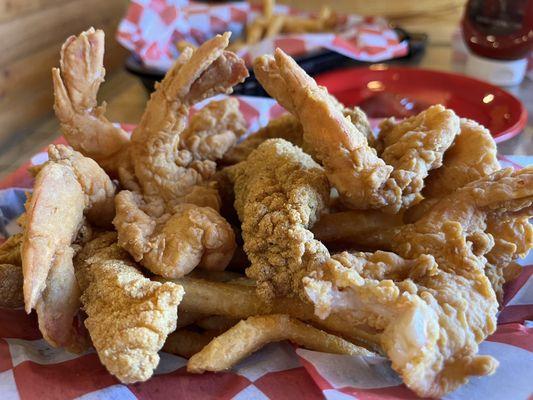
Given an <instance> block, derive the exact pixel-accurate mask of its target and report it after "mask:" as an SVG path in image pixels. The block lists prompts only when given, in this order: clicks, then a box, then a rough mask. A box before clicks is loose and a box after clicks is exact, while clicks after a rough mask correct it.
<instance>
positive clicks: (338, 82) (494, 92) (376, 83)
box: [316, 64, 527, 142]
mask: <svg viewBox="0 0 533 400" xmlns="http://www.w3.org/2000/svg"><path fill="white" fill-rule="evenodd" d="M316 81H317V82H318V84H320V85H323V86H326V87H327V88H328V90H329V92H330V93H331V94H333V95H334V96H335V97H337V98H338V99H339V100H340V101H341V102H343V103H344V104H346V105H362V106H363V108H365V107H366V108H367V110H368V111H370V112H371V113H373V115H370V116H371V117H384V116H386V115H387V116H388V115H394V114H397V115H396V116H400V117H401V116H405V115H401V114H402V112H404V113H405V112H406V110H407V113H408V112H409V111H412V113H416V109H417V108H425V107H426V106H427V105H430V104H437V103H440V104H443V105H444V106H446V107H448V108H451V109H452V110H454V111H455V112H456V113H457V115H459V116H461V117H466V118H470V119H473V120H475V121H477V122H479V123H480V124H483V125H484V126H486V127H487V128H488V129H489V130H490V131H491V133H492V136H493V137H494V139H495V140H496V142H502V141H504V140H507V139H510V138H512V137H513V136H516V135H518V134H519V133H520V132H522V130H523V129H524V127H525V125H526V123H527V110H526V108H525V107H524V105H523V104H522V102H521V101H520V100H518V99H517V98H516V97H515V96H513V95H511V94H510V93H508V92H506V91H505V90H503V89H501V88H499V87H497V86H494V85H491V84H489V83H487V82H483V81H480V80H477V79H473V78H470V77H467V76H464V75H458V74H453V73H448V72H440V71H432V70H424V69H419V68H401V67H389V66H387V65H383V64H376V65H372V66H370V67H369V68H350V69H344V70H336V71H332V72H328V73H324V74H320V75H318V76H317V77H316ZM411 107H412V109H411ZM409 109H411V110H409ZM380 111H382V114H383V115H379V114H380ZM387 113H388V114H387Z"/></svg>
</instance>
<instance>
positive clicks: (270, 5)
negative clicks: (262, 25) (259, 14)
mask: <svg viewBox="0 0 533 400" xmlns="http://www.w3.org/2000/svg"><path fill="white" fill-rule="evenodd" d="M275 5H276V2H275V0H263V16H264V17H265V19H266V20H269V19H270V18H272V16H273V15H274V7H275Z"/></svg>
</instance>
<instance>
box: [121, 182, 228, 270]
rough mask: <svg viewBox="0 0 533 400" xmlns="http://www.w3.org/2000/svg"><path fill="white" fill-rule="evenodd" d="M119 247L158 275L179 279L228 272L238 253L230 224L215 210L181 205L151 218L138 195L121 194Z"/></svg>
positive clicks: (126, 192) (124, 191)
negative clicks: (199, 273) (201, 270)
mask: <svg viewBox="0 0 533 400" xmlns="http://www.w3.org/2000/svg"><path fill="white" fill-rule="evenodd" d="M115 203H116V207H117V217H116V218H115V221H114V223H115V226H116V228H117V231H118V232H119V245H120V246H122V248H124V249H127V250H128V252H129V253H130V254H131V256H132V257H133V258H134V259H135V261H138V262H141V263H142V264H143V265H144V266H145V267H146V268H148V269H149V270H150V271H152V272H153V273H155V274H158V275H161V276H163V277H165V278H179V277H182V276H184V275H186V274H188V273H189V272H191V271H192V270H193V269H194V268H195V267H196V266H198V267H199V268H204V269H224V268H225V267H226V266H227V265H228V263H229V261H230V260H231V257H232V256H233V252H234V251H235V248H236V243H235V234H234V232H233V229H232V228H231V225H230V224H228V223H227V222H226V220H225V219H224V218H222V217H221V216H220V215H219V214H218V212H216V211H215V210H214V209H212V208H211V207H199V206H196V205H194V204H178V205H176V206H175V207H174V209H173V210H172V212H171V213H168V214H163V215H162V216H160V217H159V218H153V217H151V216H149V215H148V214H147V213H146V212H144V211H143V208H145V204H144V202H143V199H142V196H140V195H139V194H136V193H133V192H129V191H126V190H123V191H121V192H120V193H119V194H118V195H117V196H116V199H115Z"/></svg>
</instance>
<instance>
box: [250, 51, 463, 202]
mask: <svg viewBox="0 0 533 400" xmlns="http://www.w3.org/2000/svg"><path fill="white" fill-rule="evenodd" d="M254 72H255V75H256V76H257V79H258V80H259V81H260V82H261V84H262V85H263V87H264V88H265V89H266V90H267V92H269V94H270V95H272V96H273V97H274V98H276V100H278V102H279V103H280V104H281V105H282V106H283V107H285V108H286V109H287V110H288V111H289V112H291V113H293V114H294V115H295V116H297V118H298V119H299V120H300V122H301V124H302V126H303V131H304V135H303V139H304V142H306V143H307V145H308V146H309V147H310V148H311V149H312V150H313V152H314V154H315V157H316V158H317V159H318V160H319V161H320V162H321V163H322V164H323V166H324V168H325V170H326V173H327V175H328V179H329V180H330V182H331V184H332V185H333V186H334V187H335V188H336V189H337V190H338V191H339V195H340V198H341V200H342V201H343V202H344V203H345V204H346V205H347V206H348V207H350V208H353V209H367V208H376V209H384V210H385V211H388V212H391V213H397V212H398V211H399V210H400V209H405V208H407V207H409V206H410V205H412V204H414V203H415V202H417V201H420V199H421V197H420V194H419V192H420V190H421V189H422V182H423V179H424V178H425V177H426V176H427V173H428V171H429V170H430V169H432V168H435V167H438V166H439V165H440V160H441V159H442V154H443V152H444V151H445V150H446V149H447V148H448V147H449V145H450V144H451V143H452V140H453V137H454V136H455V135H457V133H458V132H459V119H458V117H457V116H456V115H455V114H454V113H453V111H450V110H444V109H443V108H442V107H439V106H437V107H436V108H434V109H430V110H428V112H427V114H428V116H430V117H431V118H426V114H424V113H422V114H421V115H419V116H417V117H414V118H413V119H411V120H409V121H408V122H407V123H405V125H402V127H399V128H398V129H396V130H395V133H394V134H393V135H392V136H393V139H394V140H391V142H394V143H390V147H391V148H390V150H389V151H388V152H384V154H385V155H386V158H387V159H388V160H389V161H391V162H392V164H393V165H388V164H387V163H386V162H385V161H384V160H383V159H381V158H379V157H378V155H377V154H376V151H375V149H374V148H372V147H371V146H370V145H369V143H368V139H367V136H366V135H365V133H364V132H362V131H361V129H360V127H359V126H357V124H354V123H352V122H351V121H350V119H348V118H346V117H344V116H343V114H342V112H341V110H340V109H339V107H338V106H337V105H336V101H334V100H333V99H332V97H331V96H330V95H329V94H328V93H327V91H326V89H325V88H322V87H319V86H318V85H317V84H316V82H315V81H314V80H313V79H312V78H311V77H309V76H308V75H307V74H306V73H305V71H304V70H303V69H301V68H300V67H299V66H298V64H296V62H295V61H294V60H293V59H292V58H291V57H289V56H287V55H286V54H285V53H283V51H281V50H280V49H277V50H276V52H275V58H272V57H271V56H262V57H259V58H257V59H256V60H255V62H254ZM426 122H430V123H429V124H428V125H427V126H426V125H425V123H426ZM434 122H436V124H434ZM403 128H405V129H403ZM400 148H402V149H405V148H408V149H409V151H408V152H407V155H406V156H405V157H406V158H405V159H404V158H402V157H400V158H398V157H399V155H398V154H396V150H398V149H400ZM389 153H390V154H389ZM394 167H396V169H395V168H394Z"/></svg>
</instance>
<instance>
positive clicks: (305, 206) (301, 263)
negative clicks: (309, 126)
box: [228, 139, 329, 298]
mask: <svg viewBox="0 0 533 400" xmlns="http://www.w3.org/2000/svg"><path fill="white" fill-rule="evenodd" d="M228 174H229V176H230V179H231V180H232V181H233V182H234V184H235V208H236V209H237V213H238V214H239V218H240V220H241V222H242V236H243V239H244V251H245V252H246V254H247V255H248V258H249V259H250V262H251V266H250V267H249V268H248V269H247V270H246V274H247V275H248V276H249V277H250V278H253V279H255V280H256V281H257V285H258V286H257V287H258V291H259V293H260V294H261V295H262V296H264V297H265V298H271V297H272V296H288V295H298V294H299V292H300V291H301V280H302V277H304V276H305V275H306V274H308V273H309V271H310V270H312V269H314V268H316V266H318V265H320V264H321V263H322V262H324V261H325V260H327V259H328V258H329V252H328V250H327V249H326V247H325V246H324V245H323V244H322V243H320V242H319V241H317V240H314V238H313V234H312V233H311V231H310V230H309V228H310V227H311V226H312V225H313V224H314V223H315V221H316V220H317V219H318V217H319V215H320V213H321V212H322V210H323V209H324V208H325V207H326V206H327V203H328V200H329V185H328V181H327V178H326V176H325V174H324V170H323V169H322V167H320V166H319V165H318V164H317V163H316V162H315V161H313V159H312V158H311V156H309V155H308V154H306V153H304V152H303V151H302V150H301V149H299V148H298V147H296V146H294V145H292V144H290V143H289V142H287V141H285V140H283V139H270V140H267V141H266V142H264V143H262V144H261V145H260V146H259V147H258V148H257V149H256V150H254V151H253V152H252V153H251V154H250V156H249V157H248V159H247V160H246V161H245V162H242V163H239V164H237V165H235V166H233V167H230V168H229V169H228Z"/></svg>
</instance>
